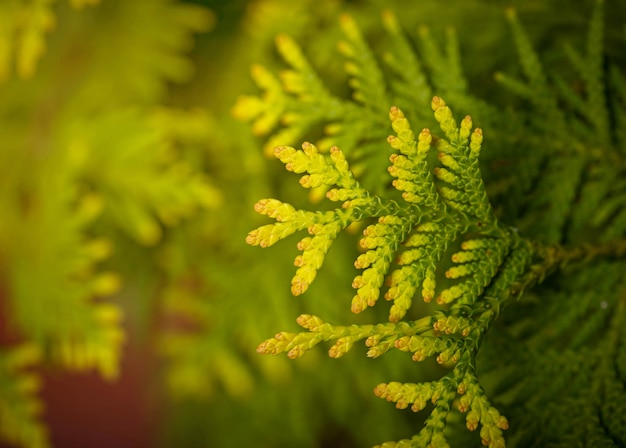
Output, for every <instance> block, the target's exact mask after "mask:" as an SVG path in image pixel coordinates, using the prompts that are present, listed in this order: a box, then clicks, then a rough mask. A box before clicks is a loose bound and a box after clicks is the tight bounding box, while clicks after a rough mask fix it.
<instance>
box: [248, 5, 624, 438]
mask: <svg viewBox="0 0 626 448" xmlns="http://www.w3.org/2000/svg"><path fill="white" fill-rule="evenodd" d="M592 9H593V12H592V14H591V17H590V19H589V31H588V35H587V38H586V44H585V45H586V46H585V48H584V51H580V50H577V49H576V47H575V46H574V45H572V44H566V45H565V54H566V55H567V59H568V61H567V62H568V65H567V66H568V67H572V68H573V70H571V72H570V71H569V70H568V71H563V74H559V73H560V72H559V71H555V72H553V71H548V70H547V69H546V68H544V67H543V64H542V62H541V60H540V56H539V55H538V54H537V53H536V52H535V50H534V49H533V46H532V44H531V40H530V38H529V36H528V35H527V34H526V32H525V31H524V28H523V26H522V25H521V23H520V21H519V20H518V18H517V14H516V12H515V10H513V9H509V10H507V12H506V17H507V18H508V20H509V22H510V30H511V34H512V37H513V41H514V48H516V49H517V52H518V56H519V62H520V66H521V76H520V77H515V76H510V75H506V74H502V73H499V74H497V75H496V79H497V81H498V82H499V83H501V84H502V85H503V87H505V88H507V89H509V90H510V91H512V92H513V94H515V95H517V96H519V97H521V98H522V99H523V102H521V103H519V104H521V105H523V106H522V107H519V108H515V109H507V108H505V107H503V106H502V105H499V104H497V102H494V103H490V102H489V101H483V100H477V99H475V98H473V97H471V96H470V94H469V93H468V91H469V88H468V83H467V82H465V80H464V78H463V76H462V74H461V62H460V59H459V53H458V47H457V45H456V41H455V37H454V36H455V35H454V33H452V32H449V34H448V44H447V47H446V49H445V50H440V49H439V48H438V47H437V45H436V43H435V40H433V39H432V38H431V37H430V34H429V32H428V30H427V29H425V28H423V29H421V30H420V33H419V36H420V44H421V45H420V51H419V52H415V51H414V50H413V48H412V46H411V44H410V43H409V41H408V40H407V39H406V37H405V36H404V34H403V31H402V30H401V28H400V26H399V25H398V22H397V20H396V19H395V18H394V16H393V15H392V14H391V13H385V14H384V16H383V23H384V27H385V29H386V31H387V33H389V35H390V40H389V43H388V48H389V50H388V51H387V52H385V53H384V57H383V59H384V62H385V63H387V64H388V70H386V71H385V70H383V69H382V68H381V65H380V64H379V62H378V60H377V59H376V57H375V56H374V53H373V51H372V50H371V47H370V46H369V45H368V44H367V43H366V41H365V39H364V37H363V35H362V34H361V32H360V30H359V28H358V26H357V25H356V23H355V21H354V20H353V19H351V18H350V17H349V16H342V18H341V19H340V26H341V28H342V31H343V33H344V35H345V40H344V41H342V42H340V44H339V50H340V52H341V53H342V54H343V55H344V56H345V57H346V59H347V62H346V64H345V70H346V73H347V74H348V83H349V85H350V87H351V89H352V93H353V94H352V99H343V98H341V97H339V96H336V95H334V94H332V93H330V90H329V89H328V88H327V87H326V86H325V84H324V83H323V82H322V81H321V78H320V76H319V75H318V74H317V73H316V72H315V70H314V69H313V67H312V66H311V64H310V63H309V62H308V61H307V60H306V58H305V56H304V53H303V51H302V50H301V49H300V48H299V47H298V46H297V45H296V44H295V42H294V41H293V40H291V39H290V38H288V37H286V36H283V35H281V36H279V37H278V39H277V46H278V49H279V52H280V54H281V55H282V57H283V58H284V59H285V61H286V62H287V63H288V64H289V66H290V68H289V69H288V70H286V71H284V72H282V73H281V76H280V79H279V78H276V77H274V75H273V74H272V73H271V72H269V71H267V70H265V69H263V68H261V67H260V66H255V67H254V69H253V77H254V79H255V81H256V82H257V84H258V85H259V86H260V87H261V89H263V92H264V93H263V95H262V96H261V97H244V98H242V99H240V101H239V102H238V103H237V105H236V107H235V114H236V115H238V116H240V117H241V118H244V119H249V120H253V123H254V124H253V129H254V130H255V132H257V133H259V134H267V133H269V134H270V135H271V136H270V138H269V140H268V143H267V146H266V148H272V147H273V154H274V155H275V157H276V158H278V159H279V160H280V161H281V162H282V163H283V164H284V165H285V168H286V169H287V170H288V171H291V172H293V173H297V174H301V175H302V176H301V177H300V185H301V186H302V187H304V188H308V189H312V190H314V191H316V192H317V194H314V195H313V198H319V197H320V192H321V193H323V194H324V195H325V197H326V198H327V199H328V200H329V201H331V202H333V203H338V204H339V205H330V206H326V205H323V204H322V203H320V204H319V205H318V206H316V207H315V208H314V209H313V210H307V209H304V208H300V207H298V206H294V205H291V204H290V203H288V202H283V201H280V200H278V199H262V200H260V201H258V202H257V203H256V205H255V206H254V208H255V210H256V211H257V212H258V213H260V214H262V215H266V216H268V217H269V218H272V219H274V220H275V221H276V222H275V223H272V224H267V225H264V226H261V227H259V228H257V229H256V230H253V231H252V232H250V233H249V234H248V237H247V240H246V241H247V242H248V243H249V244H251V245H258V246H261V247H269V246H272V245H274V244H275V243H277V242H279V241H280V240H282V239H284V238H287V237H289V236H290V235H292V234H294V233H298V232H299V233H303V232H305V231H306V233H308V235H307V236H305V237H304V238H302V239H301V240H300V241H299V242H298V243H297V248H298V250H299V251H300V254H299V255H297V256H296V258H295V261H294V264H295V266H296V267H297V270H296V272H295V275H294V276H293V278H292V281H291V292H292V294H293V295H296V296H298V295H301V294H304V293H305V292H307V291H308V290H309V287H310V286H311V284H312V283H313V281H314V280H315V279H316V277H317V275H318V272H319V271H320V270H322V266H323V264H324V263H325V262H326V260H327V258H332V254H330V255H329V253H330V252H332V251H333V247H332V246H333V245H334V244H335V241H336V240H337V239H338V236H339V235H340V234H341V233H342V232H345V231H348V232H349V231H350V230H352V229H362V237H361V238H360V240H359V248H360V254H358V256H356V259H355V261H354V267H355V268H356V269H357V270H358V271H360V272H358V273H357V274H356V275H355V277H354V279H353V281H352V287H353V288H354V289H355V294H354V295H353V297H352V300H351V305H350V307H351V310H352V312H353V313H363V314H367V317H366V318H365V323H361V322H360V323H355V324H342V323H331V322H326V320H325V319H323V318H322V317H318V316H317V315H314V314H309V313H306V314H301V315H300V316H299V317H298V318H297V323H298V324H299V325H300V326H301V327H302V328H304V329H305V330H306V331H304V332H290V331H282V332H280V333H277V334H276V335H275V336H274V337H273V338H270V339H268V340H266V341H265V342H263V343H262V344H261V345H260V346H259V347H258V352H260V353H264V354H279V353H286V354H287V356H288V357H289V358H293V359H295V358H299V357H301V356H303V355H304V354H305V353H307V352H309V351H311V350H312V349H313V348H314V347H315V346H317V345H318V344H320V343H330V348H329V350H328V354H329V356H330V357H333V358H338V357H341V356H343V355H345V354H346V353H347V352H348V351H349V350H351V349H352V348H353V347H354V346H355V345H356V344H357V343H358V342H363V343H364V344H365V346H366V347H367V353H366V354H367V356H368V357H370V358H378V357H381V356H384V355H385V356H386V355H388V354H389V353H391V352H393V351H395V350H398V351H404V352H408V353H410V354H411V355H412V358H413V360H414V361H425V360H427V359H429V358H435V359H436V361H437V363H438V364H440V365H441V366H442V369H440V370H439V371H438V372H439V374H438V376H437V377H436V378H434V379H432V380H427V381H421V380H418V381H416V382H404V381H391V382H387V383H381V384H379V385H378V386H376V388H375V394H376V395H377V396H379V397H381V398H384V399H386V400H387V401H390V402H393V403H395V405H396V407H397V408H399V409H405V408H411V410H413V411H414V412H421V413H425V414H426V418H425V420H424V424H423V426H422V428H421V429H419V428H416V431H415V432H416V435H414V436H412V437H411V438H409V439H404V440H401V441H399V442H386V443H384V444H382V445H380V446H382V447H392V446H397V447H405V446H406V447H408V446H415V447H422V446H432V447H441V446H450V445H453V446H471V445H475V444H476V442H477V441H478V440H480V441H481V442H482V444H483V445H487V446H491V447H501V446H505V443H506V442H505V441H506V440H507V439H508V440H510V442H511V443H512V444H513V445H517V446H575V445H580V446H622V445H623V444H624V443H625V442H626V437H625V433H624V427H625V425H624V420H623V409H624V403H625V400H626V394H625V393H624V384H625V382H624V381H625V377H624V372H625V371H626V368H625V366H624V362H623V360H624V356H623V351H624V350H623V348H624V346H623V343H624V337H625V334H626V333H625V332H624V312H625V308H624V303H625V302H624V294H625V290H624V284H623V281H622V280H621V276H620V274H619V272H621V271H623V268H624V261H623V257H624V255H626V239H624V231H625V230H626V229H625V228H624V222H625V221H624V219H623V215H624V213H623V205H624V201H625V199H626V197H625V196H624V195H623V194H622V190H623V185H622V183H623V182H622V179H624V175H625V174H626V173H625V172H624V164H623V162H622V159H623V157H622V156H623V154H622V153H623V151H624V149H623V148H624V142H623V138H622V136H621V135H620V132H621V131H620V126H619V125H618V124H617V123H619V120H621V117H622V115H623V113H624V107H625V104H624V103H623V99H624V95H623V91H624V84H623V76H624V75H623V70H622V68H620V67H619V66H618V65H613V63H612V62H611V61H610V60H609V61H607V60H606V59H605V58H606V53H605V50H604V41H605V33H604V23H605V18H604V4H603V2H602V1H597V2H595V4H594V6H593V8H592ZM620 42H621V43H622V45H623V37H622V39H621V41H620ZM424 67H428V71H427V72H426V71H425V69H424ZM427 73H428V74H427ZM548 73H549V74H548ZM552 73H554V74H552ZM570 73H574V74H575V77H572V76H571V75H570ZM433 92H434V93H437V94H438V95H441V97H445V98H447V99H448V101H450V103H451V104H453V105H457V104H458V107H459V109H461V110H468V111H469V110H471V109H472V108H475V110H476V113H477V116H478V117H479V119H477V120H476V122H477V123H480V120H483V121H484V123H485V129H486V130H487V132H485V134H484V136H483V131H482V129H481V128H479V127H475V125H474V119H473V118H471V117H470V116H469V115H467V116H465V118H463V119H461V120H458V119H456V118H455V116H454V115H453V113H452V111H451V109H450V108H449V107H448V106H447V104H446V102H444V100H443V99H441V97H440V96H434V97H432V99H431V100H430V106H431V111H430V112H431V113H432V117H434V120H432V118H430V117H428V115H429V114H427V112H426V108H425V107H424V103H425V99H426V98H427V97H428V98H431V95H432V94H433ZM397 105H400V106H401V107H400V108H399V107H397ZM401 109H402V110H401ZM388 119H389V120H390V121H391V123H390V124H391V126H389V125H387V124H385V122H384V121H386V120H388ZM433 122H434V123H435V126H436V127H433ZM416 124H417V126H416ZM320 125H322V126H324V135H323V136H321V135H319V134H316V132H317V131H316V128H319V126H320ZM424 126H426V127H424ZM390 128H391V129H390ZM422 128H423V129H422ZM420 129H421V131H420ZM390 131H392V134H391V136H388V137H387V134H389V133H390ZM490 133H493V137H491V135H490ZM307 134H311V135H312V136H313V137H314V138H319V142H318V143H316V144H313V143H308V142H306V143H303V144H302V145H301V149H296V148H295V147H292V146H275V145H276V144H277V143H281V142H283V143H284V142H286V143H287V144H293V143H292V142H294V140H296V141H297V140H299V139H301V138H302V137H304V136H306V135H307ZM385 138H386V141H387V145H388V146H387V145H385V143H384V139H385ZM491 142H493V143H491ZM490 145H493V146H492V149H486V148H489V146H490ZM482 148H485V149H482ZM485 150H486V151H487V156H488V158H487V160H486V161H483V162H481V160H480V158H479V155H480V154H481V152H485ZM385 159H388V162H386V163H384V161H385ZM385 165H387V175H385V174H383V173H384V171H383V167H384V166H385ZM483 173H490V174H483ZM389 186H392V187H393V188H389ZM381 297H383V298H384V299H385V300H387V301H389V302H390V305H389V306H387V308H388V311H387V313H388V318H387V319H386V320H381V319H380V316H379V315H378V314H375V313H369V314H368V313H367V312H366V310H367V309H368V308H370V307H374V306H375V305H377V304H378V302H379V299H380V298H381ZM334 300H341V295H340V294H337V295H336V297H335V298H334ZM343 302H344V303H346V307H347V306H348V303H350V301H349V297H347V298H346V299H345V300H343ZM419 302H425V303H426V304H427V305H424V304H420V303H419ZM378 306H381V305H378ZM383 306H384V305H383ZM346 320H350V319H346ZM418 370H419V369H418ZM457 412H458V413H460V414H461V416H460V417H459V415H458V414H457ZM505 415H506V416H507V417H505ZM461 422H464V426H465V427H466V428H467V429H468V430H469V431H475V430H476V431H477V432H479V434H480V435H479V437H478V438H472V437H468V436H467V435H465V433H464V431H462V430H461V429H460V426H461V424H462V423H461ZM416 426H417V425H416ZM507 434H508V436H507Z"/></svg>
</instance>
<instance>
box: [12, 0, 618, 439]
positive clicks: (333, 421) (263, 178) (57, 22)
mask: <svg viewBox="0 0 626 448" xmlns="http://www.w3.org/2000/svg"><path fill="white" fill-rule="evenodd" d="M583 3H585V5H582V4H583ZM586 3H587V2H581V7H574V6H572V4H571V2H567V1H560V0H553V1H551V2H544V1H522V0H514V1H507V2H504V1H500V0H482V1H481V0H471V1H467V0H465V1H460V0H459V1H448V2H445V4H444V3H441V2H438V1H435V0H428V1H420V2H410V3H408V4H407V2H402V1H399V0H398V1H392V2H389V1H382V0H361V1H340V0H315V1H312V0H303V1H292V0H231V1H221V0H212V1H209V0H205V1H195V2H191V1H175V0H150V1H148V0H146V1H126V0H101V1H98V0H91V1H89V0H82V1H81V0H72V1H68V0H3V1H2V2H0V131H1V132H0V170H1V173H0V306H1V313H2V314H1V315H2V320H1V322H0V324H1V326H2V327H1V334H0V337H1V339H0V340H1V341H2V350H1V351H0V440H2V441H3V442H5V443H7V444H8V445H7V446H18V447H46V446H56V447H57V448H63V447H70V446H117V447H124V446H128V447H130V446H134V447H139V446H155V447H159V446H162V447H170V446H184V447H189V448H194V447H207V446H222V447H239V446H261V447H322V446H324V447H326V446H333V447H334V446H337V447H352V446H369V445H372V444H374V443H377V442H380V441H383V440H389V439H396V438H398V437H406V436H408V435H410V434H413V433H414V432H416V430H415V429H414V428H417V427H419V425H420V422H419V421H418V420H416V418H415V416H414V415H409V414H408V413H399V412H397V411H395V410H393V409H392V408H390V406H389V405H388V404H387V403H385V402H383V401H382V400H377V399H375V398H374V397H373V393H372V390H373V388H374V386H375V385H376V384H378V383H379V382H381V381H386V380H390V379H393V380H395V381H416V380H419V379H427V378H428V377H429V375H432V374H433V372H434V369H437V366H435V365H428V364H427V365H426V366H424V365H416V364H415V363H413V362H412V361H411V360H410V359H409V358H408V357H406V356H400V355H398V356H396V354H395V353H390V354H388V355H386V356H385V357H383V358H380V359H376V360H373V359H368V358H366V357H365V356H364V353H365V349H364V348H363V349H362V350H361V349H355V350H353V352H351V353H349V354H348V355H347V356H346V357H345V358H344V359H342V360H340V361H337V360H333V359H329V358H328V357H327V356H326V355H325V353H323V352H322V351H317V352H313V353H311V354H310V355H308V356H306V357H304V358H303V359H301V360H298V361H289V360H286V359H284V358H280V357H276V358H274V357H264V356H259V355H257V354H256V353H255V349H256V346H257V345H258V343H259V342H261V341H262V340H264V339H265V338H267V337H269V336H271V335H272V334H273V333H275V332H276V331H277V330H279V329H285V330H289V329H292V330H293V329H295V327H296V324H295V317H296V316H297V315H299V314H300V313H302V312H304V311H306V312H307V313H314V314H317V315H319V316H320V317H322V318H323V319H324V320H328V321H342V322H346V315H347V314H349V313H348V312H347V311H348V308H349V301H348V302H346V301H342V300H337V298H338V297H347V298H349V297H351V292H350V282H351V279H352V278H353V276H354V269H353V268H351V266H352V260H354V258H355V254H356V252H357V249H356V243H355V242H356V240H357V237H356V236H354V239H351V238H350V237H345V238H344V239H343V240H341V241H339V242H338V246H341V249H339V248H337V247H336V248H335V249H333V250H334V254H335V256H334V257H331V258H329V260H328V261H327V262H326V265H325V266H324V268H323V269H322V273H321V275H320V278H319V279H318V280H317V281H316V285H315V286H314V287H313V288H312V289H311V291H310V292H308V293H307V295H306V296H305V297H303V298H293V297H292V296H291V295H290V293H289V277H290V274H291V272H292V268H291V266H290V265H291V260H293V257H294V255H295V248H292V247H291V245H285V246H281V245H278V247H274V248H271V249H268V250H265V251H258V250H256V249H254V248H250V247H247V246H246V245H245V243H244V238H245V235H246V233H247V232H248V231H249V230H250V229H252V228H254V227H256V226H258V225H259V224H261V223H262V221H263V220H262V218H259V217H258V216H256V214H255V213H254V212H253V209H252V205H253V204H254V202H256V200H258V199H259V198H261V197H281V198H283V199H286V200H288V201H290V202H292V203H293V202H296V203H297V202H298V201H299V202H300V203H305V202H306V201H307V198H306V197H305V196H299V195H300V194H301V193H300V191H297V190H300V189H296V188H293V182H292V181H293V179H291V178H290V177H289V175H288V174H285V173H283V172H282V171H281V167H280V166H278V165H279V164H276V163H273V162H272V161H270V160H267V159H266V157H265V156H264V155H263V150H262V148H263V145H264V142H265V139H266V137H264V136H262V135H261V136H260V135H254V133H253V132H252V130H251V128H250V126H249V125H248V124H245V123H241V122H239V121H237V120H236V119H235V118H233V115H232V113H231V109H232V107H233V105H234V104H235V103H236V100H237V98H238V97H239V96H240V95H243V94H251V93H256V92H257V90H256V87H255V86H254V85H253V83H252V81H251V77H250V67H251V66H252V64H254V63H262V64H263V65H264V66H266V67H268V68H270V69H272V70H280V69H282V68H284V63H283V62H281V59H280V57H279V56H278V54H277V52H276V50H275V45H274V38H275V36H276V35H277V34H279V33H286V34H288V35H290V36H292V37H294V38H295V40H296V41H297V42H299V43H300V44H301V45H302V47H303V48H304V49H305V51H306V54H307V55H308V57H309V58H310V60H311V61H312V64H313V65H314V66H315V67H319V68H321V69H320V72H321V73H322V76H323V78H324V79H325V81H326V82H328V84H329V85H330V86H331V88H332V89H334V93H336V94H338V95H343V96H345V97H346V98H347V97H349V95H350V92H349V90H348V89H347V87H346V83H345V80H346V78H345V75H344V74H343V73H344V72H343V59H342V57H341V56H340V55H339V53H338V52H337V50H336V43H337V41H338V40H340V34H341V32H340V30H339V26H338V18H339V16H340V15H341V14H342V13H344V12H348V13H350V14H352V15H353V16H354V18H355V19H356V21H357V23H358V24H359V26H360V27H361V28H362V30H363V33H364V35H365V36H366V37H367V39H368V41H369V42H370V43H371V45H372V46H373V48H374V49H377V47H379V46H381V45H383V44H384V39H382V38H381V35H382V28H381V13H382V11H383V10H384V9H392V10H394V11H395V12H396V14H397V16H398V17H399V19H400V21H401V22H402V25H403V26H404V27H405V29H406V30H407V33H408V34H409V36H411V37H412V38H414V37H415V35H416V33H417V29H418V27H420V26H422V25H427V26H428V27H430V29H431V31H432V33H433V35H434V36H435V38H436V39H440V38H441V41H443V36H444V35H445V30H446V28H447V27H450V26H452V27H455V28H456V29H457V33H458V36H459V37H458V39H459V43H460V51H461V55H462V65H463V67H464V70H465V75H466V77H467V79H468V82H469V91H470V92H471V93H472V94H473V95H475V96H476V97H481V98H485V99H488V100H489V101H490V102H491V103H493V104H502V105H503V104H507V105H510V106H515V104H516V103H515V101H518V100H515V99H512V98H511V96H510V95H506V94H505V93H504V92H503V90H502V89H501V88H499V87H497V86H496V84H495V82H494V80H493V73H494V72H495V71H496V70H499V71H508V72H512V73H515V71H516V70H517V71H519V68H517V57H516V55H515V53H514V51H512V48H513V46H512V44H511V42H510V41H511V37H510V33H509V30H508V29H507V24H506V20H504V10H505V7H507V6H514V7H516V8H517V10H518V11H519V14H520V17H521V18H522V20H523V22H524V23H525V24H526V25H527V26H526V28H527V30H528V32H529V33H530V35H531V37H532V39H533V41H534V42H535V44H536V46H537V48H543V47H544V46H546V47H547V46H548V44H549V47H550V48H553V49H556V50H555V51H554V52H549V51H547V52H545V60H547V61H551V60H553V62H554V64H556V66H558V64H559V63H560V59H559V57H558V48H559V42H561V41H562V40H563V39H565V38H567V39H568V40H569V41H570V42H571V41H572V39H573V40H574V42H576V39H578V37H577V36H578V35H579V34H580V41H581V42H582V41H583V39H584V33H580V30H584V29H585V27H586V23H587V19H586V14H587V12H588V10H589V8H588V5H587V4H586ZM618 3H619V2H618ZM620 5H621V6H623V2H621V3H620ZM622 9H623V8H622ZM555 11H558V14H555ZM607 19H608V20H609V21H619V20H620V19H619V14H613V15H612V14H610V13H608V14H607ZM614 29H618V30H619V32H621V33H623V28H620V27H611V26H607V30H609V32H613V31H612V30H614ZM609 37H610V36H609ZM608 41H609V42H610V41H611V39H608ZM619 51H620V48H618V47H611V45H609V46H608V47H607V52H608V53H613V54H614V55H615V57H616V58H618V59H619V58H620V56H619V55H620V53H619ZM621 57H622V59H623V56H621ZM553 66H554V65H553ZM283 143H285V144H293V145H296V144H298V143H300V142H283ZM371 313H379V314H380V316H378V318H379V319H383V320H384V319H385V318H386V310H385V309H382V310H381V311H376V310H372V311H371ZM372 315H373V314H370V315H369V318H370V319H371V317H372ZM365 318H367V316H365V317H364V316H354V317H352V319H353V322H360V321H362V320H363V319H365ZM90 375H91V377H92V378H95V379H94V380H93V381H92V382H91V383H89V384H87V385H85V384H83V383H81V381H82V380H81V379H80V378H84V377H86V376H90ZM129 378H131V380H128V379H129ZM64 379H65V380H64ZM100 381H105V382H106V384H104V385H101V384H100V383H99V382H100ZM116 387H117V388H119V387H123V388H125V389H124V391H123V392H122V393H121V394H116V393H114V392H113V391H114V390H115V388H116ZM59 388H60V389H59ZM77 394H85V399H84V401H82V402H80V403H78V404H76V406H79V407H82V409H81V410H79V411H77V412H76V413H75V414H70V413H69V412H70V411H68V407H70V406H71V403H73V401H72V400H69V397H71V396H76V395H77ZM110 402H113V403H110ZM91 408H96V409H97V408H100V409H102V410H103V412H101V414H97V413H95V412H93V411H91V410H88V409H91ZM131 411H132V412H131ZM92 412H93V413H92ZM81 413H84V414H85V415H87V416H89V418H92V419H93V420H89V418H85V419H84V420H82V421H80V422H79V423H77V422H76V421H74V422H68V421H64V417H63V416H67V415H74V417H75V418H78V417H76V416H77V415H79V414H81ZM116 414H117V415H123V416H124V417H123V421H121V420H122V419H120V418H117V417H115V415H116ZM120 424H122V425H125V426H124V428H125V430H124V431H116V430H115V429H114V426H115V425H120ZM80 425H82V427H81V428H80V430H78V429H77V426H80ZM131 433H141V434H140V435H139V436H137V435H136V434H135V436H136V437H138V438H136V439H132V436H131V435H130V434H131ZM94 434H95V435H94ZM130 440H133V441H132V442H131V441H130Z"/></svg>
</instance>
